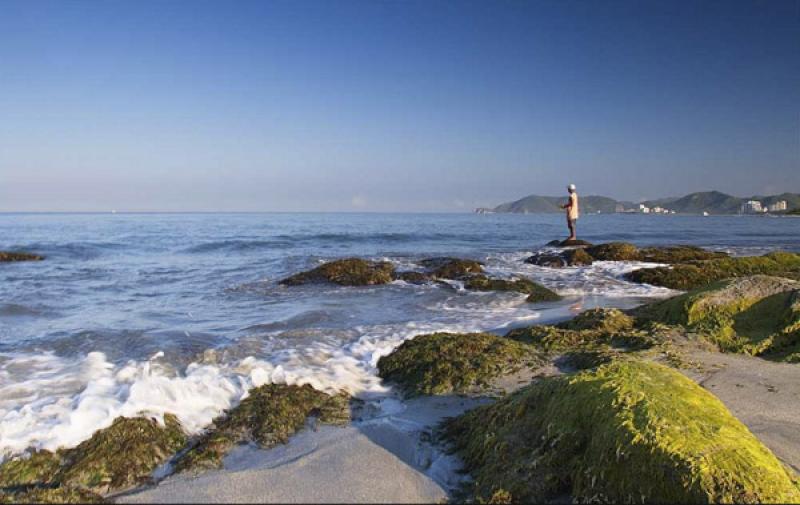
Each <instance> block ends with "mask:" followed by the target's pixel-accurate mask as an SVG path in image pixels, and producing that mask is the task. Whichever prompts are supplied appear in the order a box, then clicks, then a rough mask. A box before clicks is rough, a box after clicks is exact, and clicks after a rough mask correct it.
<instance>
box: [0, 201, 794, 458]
mask: <svg viewBox="0 0 800 505" xmlns="http://www.w3.org/2000/svg"><path fill="white" fill-rule="evenodd" d="M563 221H564V219H563V217H562V216H561V215H474V214H457V215H456V214H440V215H435V214H114V215H112V214H103V215H100V214H0V250H7V249H20V250H28V251H33V252H37V253H40V254H43V255H45V256H46V257H47V259H46V260H45V261H43V262H30V263H15V264H0V454H3V453H5V454H9V453H13V452H18V451H21V450H24V449H25V448H26V447H28V446H30V445H35V446H38V447H47V448H55V447H58V446H64V445H73V444H76V443H78V442H80V441H81V440H83V439H85V438H86V437H88V436H89V435H90V434H91V433H92V432H93V431H94V430H95V429H97V428H99V427H104V426H107V425H108V424H109V423H110V421H111V420H112V419H113V418H114V417H116V416H118V415H136V414H140V413H146V414H153V415H159V414H162V413H164V412H173V413H176V414H177V415H179V417H180V418H181V420H182V422H183V423H184V425H185V426H186V427H187V429H189V430H195V431H196V430H199V429H202V427H203V426H205V425H207V424H208V423H209V422H210V420H211V419H212V418H213V417H214V416H215V415H217V414H219V412H220V411H221V410H222V409H224V408H227V407H229V406H230V405H232V404H233V403H235V402H237V401H238V400H239V399H240V398H241V396H242V395H243V394H245V391H246V390H247V389H248V388H250V387H252V386H253V385H260V384H264V383H267V382H288V383H310V384H312V385H314V386H315V387H319V388H323V389H327V390H337V389H346V390H348V391H350V392H352V393H356V394H361V395H365V396H369V395H381V394H386V393H387V391H388V388H387V387H386V386H385V385H383V384H381V382H380V380H379V379H378V378H377V377H376V375H375V364H376V363H377V360H378V358H380V356H383V355H385V354H387V353H389V352H390V351H391V350H392V349H393V348H394V347H396V346H397V345H399V344H400V343H401V342H402V341H403V340H405V339H407V338H410V337H412V336H414V335H416V334H420V333H426V332H431V331H439V330H450V331H478V330H494V331H503V330H505V329H507V328H509V327H511V326H516V325H524V324H533V323H536V322H546V321H552V320H556V319H561V318H565V317H568V315H569V314H571V313H574V312H577V311H579V310H582V309H585V308H589V307H593V306H597V305H603V306H619V307H629V306H632V305H635V304H638V303H641V302H642V301H644V300H647V299H652V298H654V297H663V296H667V295H669V294H670V292H669V291H668V290H664V289H658V288H652V287H649V286H641V285H634V284H631V283H628V282H625V281H624V280H622V278H621V276H622V275H623V274H624V273H625V272H627V271H630V270H632V269H634V268H639V267H641V266H642V265H640V264H635V263H615V262H600V263H598V264H595V265H592V266H591V267H582V268H568V269H560V270H556V269H549V268H540V267H535V266H531V265H527V264H525V263H523V261H522V260H523V259H524V258H525V257H527V256H528V255H529V254H530V253H531V252H533V251H535V250H537V249H540V248H542V247H543V246H544V244H545V243H546V242H548V241H550V240H552V239H554V238H562V237H563V236H564V235H565V233H566V231H565V230H566V227H565V226H564V223H563ZM578 229H579V235H580V236H581V238H584V239H586V240H590V241H592V242H605V241H611V240H624V241H630V242H633V243H635V244H637V245H659V244H694V245H699V246H704V247H711V248H715V249H720V250H726V251H730V252H732V253H734V254H761V253H763V252H766V251H770V250H775V249H784V250H791V251H800V219H792V218H768V217H749V216H741V217H740V216H730V217H690V216H655V215H650V216H648V215H591V216H585V217H583V218H582V219H581V220H580V221H579V228H578ZM440 255H457V256H463V257H472V258H476V259H480V260H482V261H485V262H486V264H487V270H489V272H490V273H492V274H493V275H497V276H527V277H529V278H532V279H533V280H535V281H537V282H540V283H542V284H545V285H547V286H549V287H551V288H553V289H555V290H556V291H558V292H559V293H561V294H563V295H565V300H564V301H563V302H558V303H549V304H541V305H536V304H534V305H532V304H528V303H525V302H524V297H523V296H520V295H515V294H509V293H473V292H465V291H463V289H459V286H458V285H455V286H453V287H452V288H448V287H443V286H433V285H429V286H412V285H406V284H404V283H402V282H396V283H393V284H391V285H388V286H377V287H367V288H344V287H335V286H302V287H292V288H288V287H282V286H278V285H277V284H276V282H277V281H278V280H279V279H281V278H282V277H284V276H287V275H289V274H292V273H295V272H297V271H300V270H304V269H307V268H311V267H314V266H316V265H318V264H319V262H320V261H322V260H327V259H332V258H339V257H345V256H360V257H367V258H374V259H387V260H389V261H392V262H394V263H395V264H396V265H397V267H398V268H399V269H415V268H418V267H417V266H416V265H415V260H418V259H421V258H424V257H429V256H440Z"/></svg>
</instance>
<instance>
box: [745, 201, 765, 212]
mask: <svg viewBox="0 0 800 505" xmlns="http://www.w3.org/2000/svg"><path fill="white" fill-rule="evenodd" d="M764 210H765V209H764V208H763V207H762V206H761V202H759V201H758V200H748V201H746V202H745V203H743V204H742V208H741V212H742V214H761V213H763V212H764Z"/></svg>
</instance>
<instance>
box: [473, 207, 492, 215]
mask: <svg viewBox="0 0 800 505" xmlns="http://www.w3.org/2000/svg"><path fill="white" fill-rule="evenodd" d="M475 213H476V214H494V211H493V210H492V209H487V208H486V207H478V208H477V209H475Z"/></svg>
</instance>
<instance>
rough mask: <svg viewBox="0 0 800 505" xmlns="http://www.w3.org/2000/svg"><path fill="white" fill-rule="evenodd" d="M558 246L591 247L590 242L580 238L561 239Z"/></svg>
mask: <svg viewBox="0 0 800 505" xmlns="http://www.w3.org/2000/svg"><path fill="white" fill-rule="evenodd" d="M558 245H559V246H560V247H591V246H592V243H591V242H587V241H585V240H581V239H575V240H569V239H567V240H562V241H561V242H559V243H558Z"/></svg>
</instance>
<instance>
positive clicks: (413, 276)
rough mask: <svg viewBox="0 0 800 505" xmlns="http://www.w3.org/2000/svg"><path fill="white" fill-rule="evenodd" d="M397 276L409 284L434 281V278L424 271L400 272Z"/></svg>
mask: <svg viewBox="0 0 800 505" xmlns="http://www.w3.org/2000/svg"><path fill="white" fill-rule="evenodd" d="M395 278H397V279H399V280H401V281H405V282H407V283H409V284H427V283H429V282H432V281H433V278H431V276H430V275H428V274H426V273H424V272H398V273H397V274H396V275H395Z"/></svg>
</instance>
